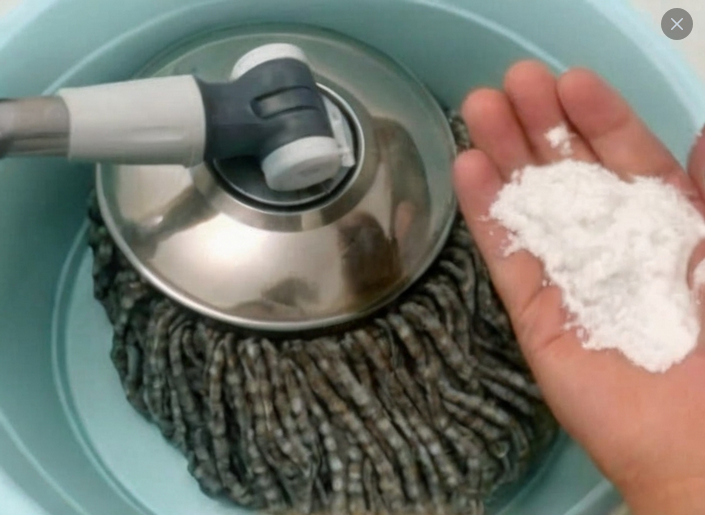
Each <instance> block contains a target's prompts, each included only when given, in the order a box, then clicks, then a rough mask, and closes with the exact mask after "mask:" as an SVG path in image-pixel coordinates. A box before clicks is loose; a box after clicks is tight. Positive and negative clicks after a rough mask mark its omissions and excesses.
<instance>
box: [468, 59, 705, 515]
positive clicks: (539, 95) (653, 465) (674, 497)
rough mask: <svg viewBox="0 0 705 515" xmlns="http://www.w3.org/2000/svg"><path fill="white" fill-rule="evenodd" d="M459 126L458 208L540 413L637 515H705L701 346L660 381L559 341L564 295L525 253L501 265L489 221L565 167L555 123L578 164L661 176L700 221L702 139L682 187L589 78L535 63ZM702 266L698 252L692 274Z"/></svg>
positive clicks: (500, 244)
mask: <svg viewBox="0 0 705 515" xmlns="http://www.w3.org/2000/svg"><path fill="white" fill-rule="evenodd" d="M463 117H464V119H465V122H466V124H467V125H468V129H469V130H470V135H471V138H472V140H473V143H474V145H475V149H473V150H470V151H468V152H465V153H464V154H462V155H461V156H459V157H458V160H457V162H456V166H455V173H454V178H455V186H456V191H457V194H458V198H459V202H460V206H461V209H462V211H463V213H464V215H465V218H466V220H467V222H468V225H469V228H470V230H471V232H472V233H473V235H474V237H475V240H476V242H477V244H478V246H479V248H480V251H481V252H482V255H483V257H484V259H485V261H486V262H487V265H488V268H489V270H490V273H491V276H492V280H493V282H494V285H495V287H496V289H497V291H498V293H499V295H500V297H501V298H502V301H503V302H504V305H505V307H506V308H507V311H508V312H509V315H510V317H511V320H512V324H513V328H514V331H515V333H516V335H517V338H518V340H519V343H520V345H521V347H522V350H523V352H524V355H525V356H526V359H527V361H528V363H529V365H530V367H531V369H532V371H533V372H534V375H535V377H536V380H537V382H538V384H539V386H540V387H541V390H542V392H543V394H544V396H545V399H546V402H547V403H548V404H549V406H550V407H551V409H552V411H553V413H554V414H555V416H556V418H557V419H558V420H559V422H560V423H561V424H562V426H563V427H564V428H565V429H566V431H567V432H568V433H569V434H570V435H571V436H572V437H573V438H575V439H576V440H577V441H578V442H579V443H580V444H581V445H583V447H584V448H585V449H586V450H587V452H588V453H589V454H590V455H591V457H592V458H593V459H594V461H595V462H596V464H597V465H598V466H599V467H600V469H601V470H602V471H603V473H604V474H605V475H606V476H607V477H608V478H610V479H611V480H612V481H613V482H614V484H615V485H616V486H617V488H619V489H620V491H621V492H622V494H623V495H624V497H625V499H626V500H627V502H628V504H629V505H630V506H631V508H632V510H633V511H634V513H635V514H636V515H665V514H667V515H695V514H702V513H705V437H704V436H703V431H704V428H705V335H703V333H702V332H701V337H700V341H699V346H698V348H697V349H696V350H695V351H694V352H693V353H692V354H691V355H690V356H689V357H688V358H687V359H686V360H685V361H684V362H682V363H681V364H679V365H676V366H674V367H673V368H672V369H670V370H669V371H668V372H666V373H664V374H651V373H648V372H646V371H645V370H643V369H640V368H637V367H635V366H634V365H632V364H631V363H630V362H629V361H628V360H627V359H626V358H625V357H623V356H622V355H621V354H619V353H618V352H617V351H588V350H585V349H583V348H582V346H581V344H580V342H579V340H578V338H577V335H576V332H575V330H566V329H565V322H566V320H567V314H566V312H565V311H564V309H563V307H562V299H561V293H560V291H559V290H558V288H557V287H555V286H550V285H549V286H544V271H543V268H542V265H541V263H540V262H539V261H538V260H537V259H536V258H534V257H533V256H531V255H530V254H529V253H527V252H526V251H521V252H517V253H514V254H512V255H510V256H505V255H504V253H503V248H504V244H505V243H506V241H507V240H508V237H507V232H506V231H505V230H504V229H503V228H502V227H501V226H500V225H499V224H498V223H497V222H494V221H492V220H489V219H488V218H487V215H488V212H489V208H490V206H491V204H492V203H493V202H494V200H495V198H496V197H497V193H498V192H499V190H500V189H501V188H502V186H503V184H504V183H505V182H506V181H508V180H509V177H510V174H511V173H512V172H513V171H514V170H516V169H519V168H522V167H524V166H526V165H528V164H539V165H540V164H546V163H549V162H553V161H557V160H560V159H563V156H561V155H560V152H559V149H553V148H552V147H551V145H550V144H549V142H548V141H547V140H546V138H545V137H544V134H545V133H546V131H548V130H549V129H551V128H553V127H555V126H557V125H559V124H561V123H565V124H566V125H567V126H568V127H570V129H571V130H572V132H573V133H574V134H575V137H574V138H573V139H572V140H571V144H572V148H573V156H572V157H573V158H574V159H579V160H583V161H589V162H600V163H602V164H603V165H604V166H605V167H606V168H608V169H610V170H613V171H614V172H615V173H617V174H618V175H619V176H620V177H622V178H624V179H628V178H629V177H632V176H636V175H651V176H654V175H658V176H659V177H661V178H662V179H663V180H664V181H666V182H667V183H670V184H672V185H674V186H676V187H678V188H679V189H680V190H681V191H682V192H683V193H684V194H685V195H686V196H687V198H689V199H690V200H691V202H692V203H693V205H694V206H695V207H696V208H697V209H698V210H699V211H700V213H702V214H703V216H705V200H704V199H705V136H702V137H700V139H699V140H698V141H697V142H696V145H695V147H694V149H693V152H692V155H691V159H690V163H689V166H688V173H689V175H686V174H685V172H684V170H683V169H682V168H681V167H680V165H679V164H678V162H677V161H676V159H675V158H674V157H673V156H672V155H671V154H670V153H669V151H668V150H667V149H666V148H665V147H664V145H663V144H662V143H661V142H660V141H658V139H657V138H656V137H655V136H654V135H653V134H652V133H651V132H650V131H649V129H648V128H647V127H646V125H645V124H644V123H643V122H642V121H641V120H640V119H639V118H638V117H637V116H636V114H635V113H634V112H633V111H632V109H631V108H630V107H629V106H628V104H627V103H626V101H625V100H624V99H623V98H621V97H620V95H619V94H618V93H616V92H615V91H614V90H612V89H611V88H610V87H609V86H608V85H607V84H606V83H605V82H604V81H603V80H601V79H600V78H599V77H597V76H596V75H595V74H594V73H592V72H589V71H586V70H579V69H576V70H571V71H569V72H567V73H565V74H564V75H563V76H561V77H560V78H558V79H556V78H555V77H553V75H552V74H551V73H550V71H549V70H548V69H547V68H546V67H544V66H543V65H542V64H540V63H537V62H532V61H527V62H521V63H518V64H516V65H515V66H513V67H512V68H511V69H510V70H509V71H508V72H507V75H506V78H505V83H504V91H498V90H490V89H480V90H477V91H474V92H473V93H471V94H470V96H469V97H468V99H467V100H466V102H465V104H464V106H463ZM703 256H705V245H701V246H699V247H698V249H696V252H695V254H694V256H693V258H692V259H691V262H692V263H695V264H697V262H699V260H700V259H702V258H703ZM692 268H693V266H692V265H691V267H690V271H689V276H690V275H691V274H692ZM704 306H705V304H704ZM703 312H704V313H703V314H705V308H704V309H703ZM654 316H658V313H655V314H654Z"/></svg>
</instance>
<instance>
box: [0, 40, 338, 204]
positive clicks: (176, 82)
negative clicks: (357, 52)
mask: <svg viewBox="0 0 705 515" xmlns="http://www.w3.org/2000/svg"><path fill="white" fill-rule="evenodd" d="M333 120H334V118H331V114H330V111H329V108H328V107H327V106H326V103H325V101H324V98H323V96H322V95H321V93H320V91H319V90H318V86H317V84H316V82H315V79H314V77H313V72H312V71H311V69H310V68H309V66H308V63H307V61H306V59H305V56H304V55H303V52H302V51H301V50H300V49H298V48H297V47H293V46H291V45H267V46H265V47H260V48H259V49H255V50H254V51H252V52H249V53H248V54H246V55H245V56H244V57H243V58H242V59H240V60H239V61H238V63H237V64H236V65H235V68H234V70H233V74H232V77H231V80H230V81H229V82H224V83H207V82H204V81H201V80H199V79H198V78H196V77H194V76H192V75H180V76H171V77H156V78H149V79H140V80H133V81H126V82H117V83H112V84H102V85H96V86H87V87H80V88H68V89H62V90H60V91H59V92H58V93H57V94H56V96H53V97H39V98H29V99H17V100H4V101H0V157H3V156H26V155H57V156H65V157H68V158H69V159H71V160H77V161H89V162H110V163H117V164H135V165H151V164H179V165H183V166H187V167H190V166H195V165H197V164H200V163H202V162H204V161H212V160H220V159H229V158H233V157H238V156H253V157H256V158H258V159H259V161H260V165H261V167H262V170H263V172H264V174H265V177H266V180H267V183H268V185H269V186H270V187H271V188H272V189H275V190H280V191H286V190H294V189H302V188H306V187H309V186H312V185H313V184H318V183H320V182H323V181H325V180H328V179H330V178H332V177H333V176H334V175H335V174H337V173H338V171H339V170H340V168H341V166H342V165H343V157H342V156H343V152H342V151H341V146H342V145H341V144H340V143H339V141H338V140H339V139H340V138H337V137H336V136H338V132H339V131H336V130H335V128H334V127H333V125H334V121H333Z"/></svg>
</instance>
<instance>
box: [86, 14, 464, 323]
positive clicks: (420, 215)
mask: <svg viewBox="0 0 705 515" xmlns="http://www.w3.org/2000/svg"><path fill="white" fill-rule="evenodd" d="M271 42H284V43H293V44H295V45H298V46H300V47H301V48H302V49H303V50H304V51H305V52H306V54H307V56H308V57H309V59H310V61H311V64H312V67H313V70H314V72H315V74H316V79H317V81H318V82H319V84H320V86H321V87H322V88H324V89H326V90H327V91H330V92H331V94H332V95H334V96H335V98H336V99H337V100H338V101H339V102H341V103H342V104H343V105H345V106H346V108H347V109H349V112H352V113H354V115H355V122H356V123H355V124H354V130H355V132H356V134H355V136H356V142H357V145H356V146H357V154H358V155H357V162H358V165H357V167H356V169H355V170H354V171H353V172H351V174H350V175H349V176H348V177H346V178H345V180H344V181H343V182H342V184H340V185H339V186H338V187H337V188H334V189H333V190H332V191H331V192H330V193H329V194H327V195H326V196H324V197H321V198H318V199H316V200H315V202H313V203H307V204H294V205H289V206H284V207H283V208H282V206H274V205H266V204H262V203H260V202H256V201H254V200H253V199H251V198H248V196H247V195H235V194H232V192H230V191H228V190H227V189H226V188H224V187H223V186H222V182H221V181H220V180H219V179H218V178H217V177H216V175H215V174H214V173H213V172H212V170H211V169H210V168H209V166H208V165H201V166H198V167H196V168H193V169H186V168H183V167H179V166H108V165H101V166H99V167H98V170H97V183H98V184H97V187H98V196H99V201H100V205H101V210H102V212H103V215H104V217H105V219H106V224H107V225H108V228H109V229H110V231H111V233H112V235H113V237H114V238H115V240H116V242H117V244H118V245H119V247H120V248H121V250H122V251H123V252H124V253H125V254H126V255H127V257H128V259H129V260H130V261H131V262H132V264H133V265H134V266H136V267H137V268H138V270H139V271H140V272H141V273H142V274H144V275H145V276H146V277H147V278H148V279H149V280H150V281H151V282H152V283H153V284H155V285H156V286H157V287H159V288H160V289H161V290H162V291H163V292H165V293H166V294H167V295H169V296H171V297H172V298H174V299H175V300H176V301H178V302H180V303H181V304H184V305H186V306H188V307H190V308H192V309H194V310H195V311H198V312H200V313H203V314H205V315H207V316H210V317H213V318H216V319H219V320H222V321H226V322H230V323H233V324H236V325H240V326H244V327H248V328H253V329H260V330H267V331H292V330H304V329H312V328H318V327H323V326H329V325H334V324H338V323H343V322H347V321H350V320H352V319H355V318H357V317H361V316H364V315H366V314H369V313H370V312H372V311H373V310H375V309H377V308H379V307H381V306H382V305H384V304H385V303H387V302H389V301H390V300H392V299H393V298H395V297H396V296H397V295H399V293H401V292H402V291H403V290H404V289H405V288H406V287H408V286H409V285H410V284H411V283H412V282H413V281H414V280H416V279H417V278H418V277H419V276H420V275H421V274H422V273H423V272H424V271H425V270H426V268H427V267H428V266H429V264H430V263H431V262H432V261H433V259H434V258H435V256H436V255H437V253H438V251H439V250H440V248H441V247H442V246H443V244H444V242H445V238H446V235H447V232H448V230H449V228H450V225H451V223H452V221H453V218H454V216H455V212H456V207H455V200H454V196H453V191H452V187H451V180H450V172H451V167H452V161H453V159H454V154H455V146H454V142H453V137H452V134H451V132H450V129H449V126H448V122H447V120H446V117H445V115H444V113H443V112H442V110H441V109H440V107H439V106H438V105H437V104H436V102H435V100H434V99H433V97H432V96H431V95H430V94H429V93H428V92H427V91H426V90H425V89H424V88H423V87H422V86H421V85H420V84H418V83H417V82H416V81H415V80H414V79H413V78H412V77H411V76H410V75H409V74H408V73H407V72H406V71H404V70H403V69H402V68H400V67H398V66H397V65H395V64H394V63H393V62H391V61H389V60H387V59H386V58H385V57H383V56H381V55H379V54H377V53H375V52H373V51H371V50H370V49H368V48H366V47H364V46H362V45H360V44H358V43H355V42H352V41H349V40H347V39H344V38H342V37H340V36H337V35H334V34H331V33H327V32H313V31H311V30H308V29H306V30H302V29H298V28H292V27H275V28H268V27H253V28H250V29H247V30H240V31H231V32H224V33H219V34H212V35H210V36H209V37H208V39H202V40H194V41H191V42H190V43H189V44H188V46H185V47H181V48H177V49H175V50H174V51H172V52H170V53H169V54H166V55H164V56H162V57H161V58H160V59H158V60H157V61H155V62H154V63H152V65H150V66H148V67H147V68H146V69H145V70H144V71H143V72H142V74H141V75H142V76H164V75H173V74H179V73H195V74H196V75H198V76H200V77H202V78H203V79H206V80H225V79H227V77H228V76H229V74H230V72H231V69H232V66H233V64H234V63H235V62H236V61H237V60H238V58H239V57H240V56H241V55H243V54H244V53H246V52H247V51H249V50H250V49H252V48H254V47H256V46H259V45H263V44H267V43H271Z"/></svg>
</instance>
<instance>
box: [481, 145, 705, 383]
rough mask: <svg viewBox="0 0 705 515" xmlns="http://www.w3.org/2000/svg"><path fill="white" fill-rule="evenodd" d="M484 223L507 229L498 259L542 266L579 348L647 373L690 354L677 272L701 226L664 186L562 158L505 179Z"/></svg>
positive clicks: (683, 279) (692, 304)
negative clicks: (503, 254) (610, 352)
mask: <svg viewBox="0 0 705 515" xmlns="http://www.w3.org/2000/svg"><path fill="white" fill-rule="evenodd" d="M559 144H560V143H559ZM490 216H491V217H492V218H494V219H496V220H498V221H499V222H500V223H501V224H502V225H503V226H505V227H506V228H507V229H508V230H509V231H510V241H509V244H508V245H509V246H508V248H507V249H506V250H507V252H508V253H512V252H516V251H518V250H527V251H528V252H530V253H531V254H533V255H534V256H536V257H537V258H539V259H540V260H541V261H542V262H543V264H544V269H545V272H546V275H547V280H548V281H549V282H550V283H551V284H553V285H555V286H557V287H559V288H560V289H561V291H562V293H563V301H564V305H565V308H566V310H567V311H568V312H569V314H570V322H569V326H570V328H576V327H577V328H578V329H577V334H578V335H579V337H580V338H581V339H582V341H583V345H584V347H585V348H587V349H595V350H597V349H617V350H619V351H620V352H621V353H622V354H624V356H626V357H627V358H628V359H629V360H631V361H632V362H633V363H634V364H635V365H638V366H640V367H643V368H645V369H646V370H648V371H650V372H664V371H666V370H667V369H669V368H670V367H671V366H673V365H674V364H677V363H679V362H681V361H682V360H683V359H684V358H685V357H686V356H687V355H688V354H689V353H690V352H691V351H692V350H693V349H694V348H695V345H696V341H697V337H698V333H699V331H700V323H699V315H698V302H697V299H696V296H695V294H694V293H693V292H692V291H691V289H690V288H689V286H688V282H687V268H688V262H689V259H690V257H691V254H692V252H693V250H694V248H695V246H696V245H697V244H698V243H699V241H701V240H702V239H704V238H705V221H703V218H702V216H701V215H700V214H699V213H698V212H697V211H696V210H695V208H694V207H693V206H692V205H691V204H690V203H689V202H688V200H687V199H686V198H685V197H684V196H683V195H682V194H681V193H680V192H679V191H678V190H676V189H675V188H674V187H672V186H670V185H668V184H666V183H664V182H663V181H661V180H660V179H657V178H646V177H639V178H635V179H634V180H633V181H632V182H625V181H623V180H621V179H619V178H618V177H617V176H616V175H615V174H614V173H612V172H610V171H609V170H607V169H605V168H604V167H602V166H600V165H598V164H589V163H585V162H579V161H575V160H572V159H566V160H564V161H561V162H557V163H554V164H550V165H547V166H541V167H539V166H529V167H526V168H524V169H523V170H519V171H517V172H515V174H514V176H513V178H512V181H511V182H509V183H508V184H507V185H506V186H505V187H504V188H503V189H502V190H501V192H500V194H499V196H498V198H497V200H496V201H495V203H494V204H493V205H492V208H491V211H490Z"/></svg>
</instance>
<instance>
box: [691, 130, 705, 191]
mask: <svg viewBox="0 0 705 515" xmlns="http://www.w3.org/2000/svg"><path fill="white" fill-rule="evenodd" d="M688 176H689V177H690V178H691V180H692V181H693V183H694V184H695V187H696V189H697V196H698V197H699V200H700V201H701V202H702V200H703V199H705V128H703V130H702V131H701V132H700V134H699V135H698V137H697V138H696V139H695V145H693V149H692V150H691V152H690V158H689V159H688Z"/></svg>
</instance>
